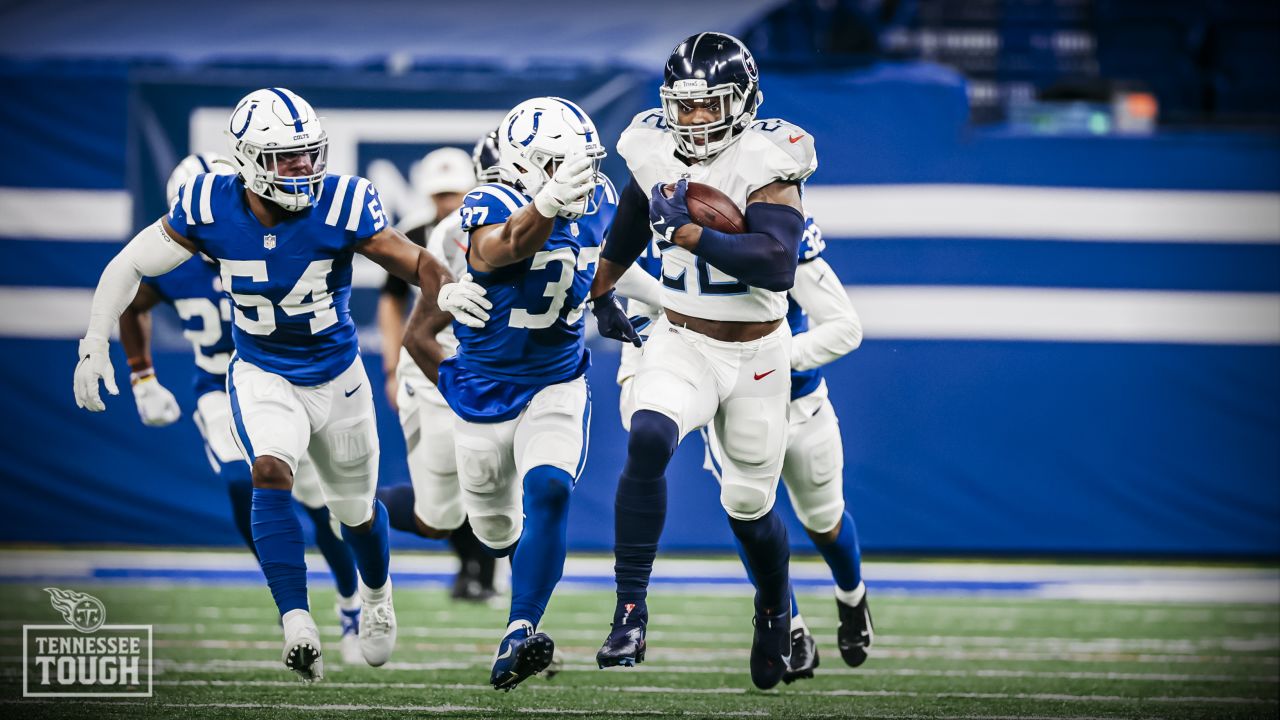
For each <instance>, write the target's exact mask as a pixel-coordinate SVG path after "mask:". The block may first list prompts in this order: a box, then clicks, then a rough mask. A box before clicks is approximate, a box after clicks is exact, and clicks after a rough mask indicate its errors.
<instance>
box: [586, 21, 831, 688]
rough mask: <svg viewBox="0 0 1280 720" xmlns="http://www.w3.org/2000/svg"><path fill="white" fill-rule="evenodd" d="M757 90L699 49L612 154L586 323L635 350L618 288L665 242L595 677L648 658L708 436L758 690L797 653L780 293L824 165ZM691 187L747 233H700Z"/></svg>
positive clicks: (725, 42) (748, 64)
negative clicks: (681, 475)
mask: <svg viewBox="0 0 1280 720" xmlns="http://www.w3.org/2000/svg"><path fill="white" fill-rule="evenodd" d="M758 81H759V75H758V72H757V69H756V65H755V61H754V59H752V57H751V54H750V52H748V51H747V49H746V47H744V46H743V45H742V43H741V42H739V41H738V40H737V39H736V38H733V37H731V36H728V35H724V34H721V33H700V34H698V35H694V36H691V37H689V38H688V39H686V40H685V41H684V42H682V43H681V44H680V45H679V46H677V47H676V49H675V51H674V52H673V53H672V55H671V57H670V59H669V60H668V61H667V66H666V71H665V74H664V81H663V85H662V87H661V90H660V95H661V98H662V107H661V108H659V109H655V110H651V111H646V112H643V113H640V114H639V115H637V116H636V118H635V119H634V120H633V121H632V123H631V125H630V127H628V128H627V129H626V130H625V131H624V132H623V134H622V137H621V139H620V140H619V141H618V153H619V154H620V155H622V157H623V158H624V159H625V160H626V161H627V166H628V168H629V169H630V170H631V175H632V179H631V181H630V183H629V184H628V186H627V189H626V190H625V191H623V193H622V199H621V200H620V202H619V211H618V216H617V219H616V220H615V222H614V224H613V227H612V228H611V230H610V236H609V242H608V243H607V244H606V245H605V249H604V251H603V253H602V255H601V265H600V268H599V270H598V272H597V274H596V278H595V282H594V283H593V285H592V288H591V298H592V303H591V305H592V311H593V312H594V313H595V314H596V319H597V323H598V325H599V327H600V331H601V334H603V335H605V336H606V337H612V338H615V339H620V340H625V341H630V342H632V343H633V344H639V342H640V340H639V338H638V337H637V335H636V333H635V331H634V330H633V328H632V325H631V323H630V322H628V320H627V317H626V315H625V313H623V311H622V310H621V308H620V307H619V305H618V303H617V301H616V300H615V299H614V298H613V294H612V289H613V285H614V282H615V281H616V280H617V279H618V277H619V276H621V275H622V273H623V272H624V271H625V269H626V268H628V267H629V266H630V265H631V264H632V263H633V262H634V260H635V259H636V257H637V256H639V254H640V253H641V251H642V250H643V249H644V248H645V246H647V245H648V243H649V241H650V239H651V237H652V234H655V233H656V234H657V235H660V236H661V242H660V247H661V248H662V285H663V290H662V298H661V304H662V307H663V308H664V316H663V317H662V318H661V319H660V320H659V321H658V323H657V326H656V327H655V328H654V330H653V334H652V337H651V339H650V340H649V342H648V343H647V344H646V345H645V351H644V354H643V357H642V358H641V361H640V367H639V370H638V372H637V374H636V376H635V379H634V381H633V383H634V398H635V408H636V409H635V412H634V413H633V414H632V416H631V423H630V424H631V434H630V439H629V441H628V447H627V463H626V466H625V467H624V469H623V471H622V474H621V477H620V478H619V481H618V489H617V496H616V500H615V512H614V518H615V544H614V556H615V565H614V572H615V575H616V579H617V596H618V597H617V606H616V608H615V611H614V618H613V629H612V631H611V632H610V634H609V637H608V638H607V639H606V640H605V643H604V645H603V646H602V647H601V649H600V652H599V653H598V654H597V656H596V659H597V661H598V663H599V665H600V666H601V667H608V666H614V665H631V664H634V663H637V662H640V661H642V660H643V657H644V652H645V647H646V645H645V631H646V625H647V622H648V610H647V607H646V605H645V601H646V596H647V588H648V584H649V576H650V573H651V572H652V567H653V559H654V555H655V554H656V552H657V543H658V538H659V536H660V535H661V532H662V526H663V522H664V520H665V516H666V477H665V472H666V467H667V464H668V463H669V462H670V459H671V455H672V454H673V453H674V451H675V448H676V445H677V444H678V443H679V441H680V439H681V438H683V437H684V436H685V435H686V434H688V433H689V432H692V431H694V430H697V429H698V428H700V427H702V426H704V425H707V424H709V423H711V424H713V425H714V428H715V430H716V433H717V435H718V436H719V437H720V438H721V440H722V442H723V445H724V457H723V460H724V463H723V470H722V484H721V493H720V500H721V504H722V505H723V507H724V509H725V511H726V512H727V513H728V514H729V519H730V524H731V525H732V527H733V531H734V535H735V536H736V537H737V538H738V540H739V541H740V542H741V545H742V548H743V551H744V554H745V556H746V558H747V561H748V564H749V566H750V568H751V572H752V575H753V577H754V578H755V581H756V584H757V593H756V613H755V636H754V639H753V642H752V648H751V663H750V665H751V679H752V682H753V683H755V684H756V686H758V687H761V688H769V687H773V686H774V685H776V684H777V683H778V682H779V681H780V680H781V679H782V675H783V673H784V672H785V671H786V670H787V667H788V666H787V662H788V658H789V656H790V652H791V638H790V635H791V627H790V621H791V608H790V603H789V601H788V595H789V578H788V572H787V563H788V560H789V556H790V554H789V551H788V544H787V533H786V528H785V526H784V525H783V523H782V521H781V519H780V518H779V517H778V515H777V513H775V512H774V511H773V503H774V497H775V492H776V489H777V484H778V477H779V474H780V472H781V470H782V463H783V459H784V456H785V451H786V438H787V408H788V403H789V401H790V391H791V382H790V372H789V371H790V367H791V332H790V330H789V328H788V327H787V325H786V323H785V316H786V313H787V296H786V291H787V290H789V289H791V287H792V285H793V283H794V279H795V274H796V267H797V260H798V255H797V253H798V248H799V244H800V241H801V238H802V236H803V234H804V223H805V216H804V210H803V207H802V205H801V201H800V186H801V183H803V181H804V180H805V179H806V178H807V177H809V175H810V174H812V173H813V171H814V170H815V169H816V168H817V157H816V155H815V152H814V146H813V140H812V138H811V137H810V136H809V134H808V133H806V132H805V131H804V130H802V129H800V128H798V127H796V126H795V125H791V124H789V123H787V122H785V121H783V120H760V121H757V120H756V119H755V115H756V109H757V107H758V105H759V102H760V97H761V96H760V91H759V82H758ZM689 181H694V182H700V183H705V184H708V185H711V186H713V187H715V188H717V189H719V190H720V191H721V192H723V193H725V194H726V195H728V196H729V198H731V199H732V200H733V201H734V202H735V203H736V204H738V206H739V207H740V208H742V209H743V211H744V215H745V218H746V224H747V230H748V232H746V233H742V234H727V233H721V232H717V231H714V230H711V229H708V228H703V227H700V226H698V225H696V224H693V223H692V221H691V219H690V217H689V213H688V208H687V207H686V206H685V202H684V192H685V189H686V187H687V183H688V182H689ZM671 183H675V190H674V193H673V194H671V195H670V196H668V194H667V191H666V189H665V188H666V186H668V185H669V184H671ZM650 226H652V230H651V229H650Z"/></svg>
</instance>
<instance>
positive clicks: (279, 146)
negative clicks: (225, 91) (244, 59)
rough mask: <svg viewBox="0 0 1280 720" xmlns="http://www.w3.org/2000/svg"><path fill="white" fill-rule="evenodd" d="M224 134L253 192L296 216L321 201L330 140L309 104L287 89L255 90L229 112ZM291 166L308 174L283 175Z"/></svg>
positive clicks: (238, 168)
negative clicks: (283, 166)
mask: <svg viewBox="0 0 1280 720" xmlns="http://www.w3.org/2000/svg"><path fill="white" fill-rule="evenodd" d="M226 134H227V138H228V140H230V141H231V158H232V160H234V161H235V165H236V169H237V171H239V173H240V177H242V178H244V184H245V186H246V187H248V188H249V190H251V191H253V192H254V193H255V194H257V195H260V196H261V197H263V198H266V199H267V200H270V201H272V202H274V203H275V204H277V205H279V206H280V207H282V208H284V209H285V210H291V211H295V212H296V211H298V210H305V209H306V208H309V207H312V206H314V205H315V204H316V203H318V202H320V194H321V192H322V191H323V190H324V182H323V181H324V172H325V165H327V164H328V158H329V137H328V136H327V135H326V134H325V132H324V128H323V127H321V125H320V117H319V116H317V115H316V112H315V110H313V109H311V104H310V103H308V102H307V101H306V100H303V99H302V98H301V97H299V96H298V95H297V94H295V93H294V92H292V91H290V90H286V89H285V88H263V89H262V90H255V91H253V92H251V93H249V94H248V95H245V96H244V99H243V100H241V101H240V102H239V104H237V105H236V109H235V110H233V111H232V112H231V120H230V121H229V122H228V124H227V129H226ZM299 158H301V159H302V160H305V161H307V162H301V161H300V160H299ZM287 164H295V165H297V167H298V168H300V169H302V170H309V172H303V173H302V174H281V172H280V171H279V168H280V166H281V165H287Z"/></svg>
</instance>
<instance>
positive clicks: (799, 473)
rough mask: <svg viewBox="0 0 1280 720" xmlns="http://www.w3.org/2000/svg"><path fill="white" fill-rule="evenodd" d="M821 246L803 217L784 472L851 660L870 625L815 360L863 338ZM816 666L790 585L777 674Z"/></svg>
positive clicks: (839, 452)
mask: <svg viewBox="0 0 1280 720" xmlns="http://www.w3.org/2000/svg"><path fill="white" fill-rule="evenodd" d="M824 247H825V243H823V240H822V230H821V229H820V228H819V227H818V225H817V224H816V223H814V222H813V219H812V218H809V219H808V220H807V221H806V223H805V233H804V239H803V240H802V241H801V243H800V267H799V268H798V269H797V270H796V283H795V286H794V287H792V288H791V290H790V291H789V292H788V293H787V295H788V298H787V302H788V310H787V324H788V325H789V326H790V327H791V334H792V344H791V408H790V422H789V424H788V431H787V453H786V458H785V459H784V460H783V463H782V479H783V481H784V482H786V484H787V492H788V494H789V495H790V496H791V506H792V507H793V508H794V509H795V511H796V515H797V516H798V517H799V518H800V522H801V524H802V525H804V527H805V530H806V531H807V532H808V534H809V538H810V539H811V540H812V541H813V543H814V545H815V546H816V547H817V548H818V552H819V553H820V554H821V555H822V558H823V560H825V561H826V563H827V566H828V567H829V568H830V569H831V576H832V578H833V579H834V580H835V582H836V588H835V596H836V610H837V614H838V615H839V618H840V628H839V630H838V631H837V633H836V642H837V645H838V647H839V648H840V655H841V657H842V658H844V661H845V662H846V663H847V664H849V665H850V666H852V667H857V666H859V665H861V664H862V663H863V662H864V661H865V660H866V659H867V648H869V647H870V646H871V641H872V639H873V633H874V631H873V628H872V625H871V610H870V607H869V606H868V604H867V593H866V587H865V585H864V584H863V582H862V558H861V553H860V551H859V548H858V534H857V528H856V527H855V525H854V522H853V517H852V516H851V515H850V514H849V510H848V508H847V507H846V506H845V501H844V482H843V480H844V446H843V443H842V441H841V438H840V423H839V421H838V420H837V419H836V413H835V408H833V407H832V405H831V401H830V400H829V399H828V397H827V381H826V380H825V379H824V378H823V377H822V373H821V370H820V368H821V367H822V366H823V365H826V364H827V363H830V362H833V361H835V360H838V359H839V358H841V357H844V356H845V355H847V354H849V353H850V352H853V351H854V350H855V349H857V348H858V346H859V345H860V344H862V322H861V321H860V320H859V319H858V313H857V311H855V310H854V308H853V303H851V302H850V301H849V295H848V293H846V292H845V289H844V284H843V283H841V282H840V278H839V277H838V276H837V275H836V273H835V271H834V270H832V269H831V266H830V265H828V264H827V261H826V260H824V259H822V257H821V255H822V251H823V249H824ZM702 432H703V438H704V439H705V440H706V467H707V469H708V470H710V471H711V472H712V474H714V475H715V476H716V478H717V479H720V478H721V473H720V468H721V458H722V457H723V456H724V448H723V447H722V446H721V444H720V441H719V438H717V437H716V434H715V428H714V427H712V426H708V427H705V428H703V431H702ZM748 571H750V567H749V566H748ZM817 666H818V648H817V644H816V643H815V642H814V640H813V635H812V634H810V632H809V629H808V627H807V626H806V624H805V622H804V619H803V618H802V617H801V615H800V608H799V605H798V604H797V603H796V598H795V593H794V592H792V593H791V662H790V669H789V670H788V671H787V672H786V673H785V674H784V675H783V677H782V679H783V682H787V683H790V682H793V681H795V680H797V679H799V678H807V677H813V670H814V668H816V667H817Z"/></svg>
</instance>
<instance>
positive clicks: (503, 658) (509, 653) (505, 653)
mask: <svg viewBox="0 0 1280 720" xmlns="http://www.w3.org/2000/svg"><path fill="white" fill-rule="evenodd" d="M511 650H512V648H511V646H510V645H507V651H506V652H504V653H502V654H501V655H499V656H498V659H499V660H505V659H507V658H509V657H511Z"/></svg>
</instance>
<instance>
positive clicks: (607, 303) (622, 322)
mask: <svg viewBox="0 0 1280 720" xmlns="http://www.w3.org/2000/svg"><path fill="white" fill-rule="evenodd" d="M591 314H592V315H595V316H596V327H597V328H598V329H599V330H600V334H601V335H603V336H605V337H607V338H609V339H610V340H617V341H618V342H629V343H631V344H632V345H635V346H636V347H641V346H642V345H644V341H643V340H641V339H640V331H641V330H643V329H645V327H647V326H648V325H649V318H647V317H644V316H643V315H637V316H636V317H634V318H629V317H627V311H625V310H623V309H622V303H620V302H618V298H617V297H615V296H614V294H613V291H612V290H610V291H609V292H607V293H605V294H603V295H601V296H600V297H598V298H596V299H595V300H592V301H591Z"/></svg>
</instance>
